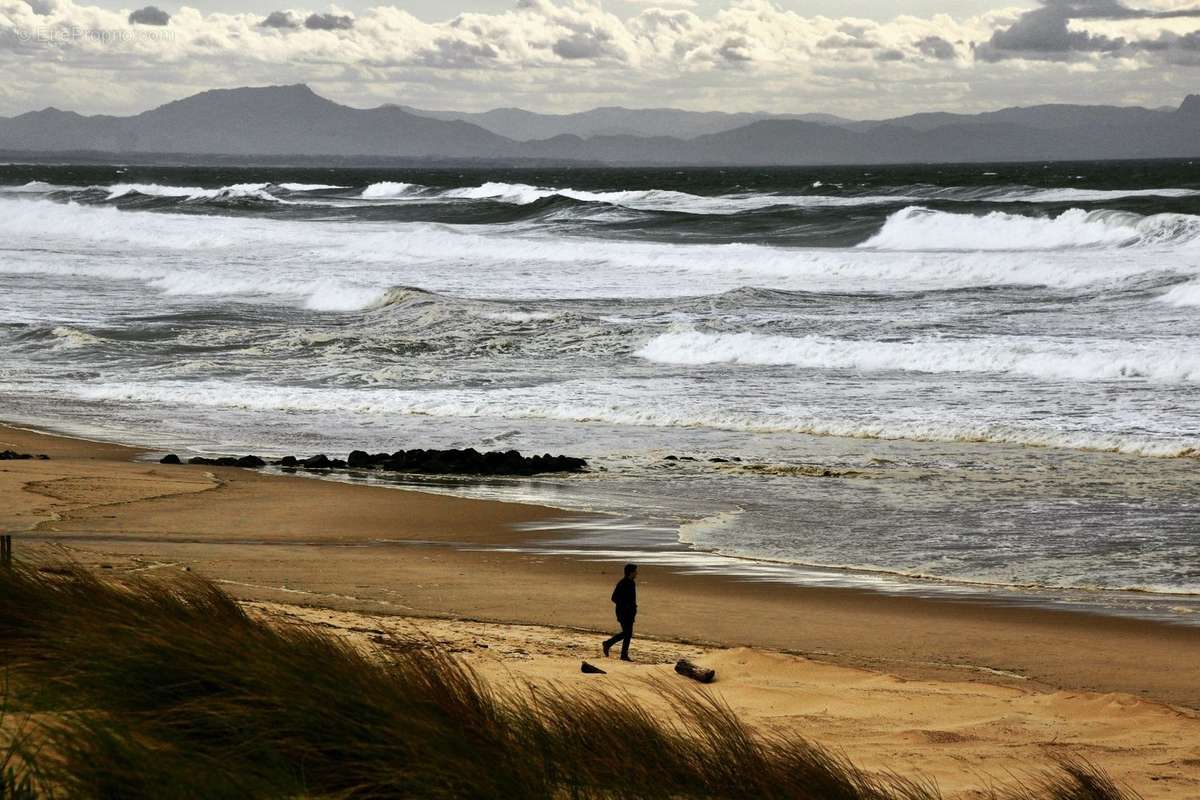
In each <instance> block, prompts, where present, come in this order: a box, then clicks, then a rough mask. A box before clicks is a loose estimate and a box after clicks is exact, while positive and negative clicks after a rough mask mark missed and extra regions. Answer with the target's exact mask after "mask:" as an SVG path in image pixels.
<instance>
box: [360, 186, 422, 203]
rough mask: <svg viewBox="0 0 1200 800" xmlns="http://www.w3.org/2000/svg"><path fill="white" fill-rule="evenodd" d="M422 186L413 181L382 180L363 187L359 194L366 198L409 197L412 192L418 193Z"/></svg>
mask: <svg viewBox="0 0 1200 800" xmlns="http://www.w3.org/2000/svg"><path fill="white" fill-rule="evenodd" d="M424 188H425V187H424V186H418V185H417V184H415V183H400V182H397V181H382V182H380V183H372V184H371V185H370V186H368V187H367V188H365V189H363V190H362V195H361V196H362V197H363V198H365V199H367V200H380V199H388V198H396V197H409V196H411V195H413V194H416V193H419V192H420V191H421V190H422V189H424Z"/></svg>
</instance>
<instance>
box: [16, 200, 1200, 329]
mask: <svg viewBox="0 0 1200 800" xmlns="http://www.w3.org/2000/svg"><path fill="white" fill-rule="evenodd" d="M948 216H955V215H948ZM959 216H963V219H961V220H957V221H956V224H962V225H964V226H967V227H968V228H971V229H972V230H973V229H974V226H975V225H977V224H981V225H982V226H983V227H984V228H985V229H986V227H987V225H988V223H987V221H986V218H976V217H967V216H965V215H959ZM939 219H940V218H939ZM1185 219H1195V218H1190V217H1188V218H1185ZM1163 229H1164V230H1165V226H1164V228H1163ZM889 235H890V234H889ZM910 235H914V234H910ZM46 242H54V243H55V247H56V248H59V249H63V248H65V251H64V252H75V253H78V254H79V255H80V257H79V258H69V259H63V258H47V257H38V258H33V257H29V256H27V255H22V256H21V257H19V258H9V259H2V260H0V272H9V273H18V272H25V273H44V274H79V275H87V276H90V277H93V278H96V279H114V280H141V281H159V282H160V283H158V284H156V288H160V289H163V290H168V291H173V292H176V293H185V292H186V291H187V288H188V287H192V288H194V289H195V290H196V291H198V292H200V293H203V294H209V295H215V294H222V293H225V294H230V295H235V294H240V293H252V294H255V293H262V292H268V293H273V294H278V295H280V296H281V297H285V298H295V297H307V295H303V294H301V293H298V292H297V290H296V287H298V286H306V285H314V284H315V283H316V282H317V281H319V280H322V279H326V280H338V281H341V282H342V283H343V284H346V285H349V286H354V287H359V288H361V289H362V290H363V293H362V294H361V295H357V296H359V297H363V298H366V297H371V298H373V299H377V298H378V297H381V296H382V294H383V293H384V292H386V290H387V289H388V288H390V287H391V286H394V285H397V284H410V285H421V286H423V287H424V288H426V289H429V290H431V291H438V292H453V293H462V294H467V295H470V296H491V297H506V298H513V299H519V298H527V299H533V298H540V297H559V298H561V297H588V296H590V297H598V296H599V297H617V296H631V295H633V296H642V297H669V296H680V295H687V294H694V293H696V291H697V289H698V285H697V283H696V281H697V280H698V279H699V280H702V281H703V283H702V284H701V285H702V286H703V287H704V291H707V292H721V291H727V290H730V289H735V288H738V287H740V286H747V285H750V286H759V287H764V288H779V289H793V290H802V291H818V292H819V291H837V292H858V291H869V292H894V291H910V290H929V289H935V290H939V289H955V288H966V287H973V286H998V285H1026V286H1031V285H1049V286H1060V287H1080V286H1088V285H1093V284H1104V283H1111V282H1118V281H1122V280H1126V279H1128V278H1133V277H1138V276H1143V275H1149V274H1155V273H1170V274H1177V275H1182V276H1188V277H1192V276H1196V275H1197V271H1198V270H1197V267H1198V266H1200V265H1198V264H1197V263H1196V261H1195V259H1188V258H1172V259H1167V260H1164V259H1162V258H1161V257H1160V256H1159V255H1158V254H1157V252H1156V251H1151V250H1147V251H1146V252H1145V255H1144V256H1140V255H1139V254H1138V253H1137V252H1136V251H1133V250H1126V251H1123V252H1122V253H1121V254H1120V255H1117V254H1115V253H1114V254H1113V255H1112V256H1110V257H1098V256H1097V255H1096V254H1095V252H1094V251H1083V250H1080V251H1079V253H1078V255H1073V254H1072V253H1071V252H1070V251H1058V252H1054V253H1047V254H1046V255H1044V256H1043V255H1039V254H1038V253H1036V252H1033V253H1031V252H1028V251H1016V252H999V251H997V252H987V251H982V252H967V253H963V252H954V251H949V250H947V251H933V252H924V253H921V252H897V251H894V250H888V249H862V248H860V249H851V250H838V249H828V248H809V249H797V248H780V247H771V246H766V245H756V244H741V243H736V244H722V245H705V244H689V245H681V244H674V243H660V242H635V241H619V240H599V239H586V238H582V237H578V238H575V237H562V236H553V235H548V234H539V233H535V232H529V231H527V230H525V229H523V228H520V227H514V226H488V225H474V226H453V225H441V224H431V223H400V224H396V223H387V224H383V223H365V222H364V223H356V224H355V226H354V227H353V229H352V232H351V228H349V227H347V226H346V225H345V224H343V223H339V222H298V221H288V220H277V219H269V218H262V217H225V216H202V217H201V216H195V215H184V214H167V213H155V212H144V211H123V210H118V209H116V208H114V207H103V206H82V205H76V204H71V203H54V202H51V201H48V200H42V199H36V200H34V199H14V198H0V247H4V248H6V249H7V250H8V251H9V252H17V253H28V252H35V251H37V250H38V249H40V248H44V246H45V243H46ZM1175 246H1180V245H1175ZM130 248H134V251H133V252H135V253H136V254H137V257H136V258H130V257H129V250H130ZM211 251H220V252H219V253H217V252H211ZM106 253H111V254H112V257H111V258H106V257H102V256H103V255H104V254H106ZM85 254H86V257H83V256H84V255H85ZM168 254H169V255H168ZM181 259H183V260H181ZM193 262H194V263H193ZM464 267H469V268H464ZM513 270H517V272H516V273H513ZM513 274H520V275H523V276H526V277H524V278H522V279H521V280H513V279H512V275H513ZM247 287H250V289H249V290H248V288H247ZM254 287H258V288H257V289H255V288H254ZM347 296H348V295H347ZM304 304H306V305H310V306H312V307H323V304H322V303H321V302H320V301H313V302H312V303H310V302H309V301H307V300H305V301H304ZM314 304H315V305H314ZM335 306H336V307H337V308H338V309H342V308H344V305H343V302H342V301H338V302H337V303H336V304H335ZM364 307H365V306H364Z"/></svg>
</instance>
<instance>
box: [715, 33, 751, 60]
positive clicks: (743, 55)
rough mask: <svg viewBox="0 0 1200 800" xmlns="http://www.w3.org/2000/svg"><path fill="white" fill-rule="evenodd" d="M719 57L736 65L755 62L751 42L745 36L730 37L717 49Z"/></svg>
mask: <svg viewBox="0 0 1200 800" xmlns="http://www.w3.org/2000/svg"><path fill="white" fill-rule="evenodd" d="M717 55H719V56H720V57H721V58H722V59H724V60H725V61H729V62H732V63H734V64H745V63H746V62H749V61H753V60H754V54H753V48H752V46H751V44H750V40H749V39H747V38H746V37H745V36H730V37H729V38H727V39H726V40H725V43H724V44H722V45H721V46H720V47H718V48H717Z"/></svg>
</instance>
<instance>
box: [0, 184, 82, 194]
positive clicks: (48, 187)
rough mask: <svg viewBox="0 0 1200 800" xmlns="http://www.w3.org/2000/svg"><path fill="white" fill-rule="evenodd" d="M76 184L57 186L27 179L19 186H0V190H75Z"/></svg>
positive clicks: (47, 191) (35, 192)
mask: <svg viewBox="0 0 1200 800" xmlns="http://www.w3.org/2000/svg"><path fill="white" fill-rule="evenodd" d="M79 188H80V187H78V186H59V185H57V184H53V183H46V182H45V181H28V182H27V183H24V184H21V185H20V186H0V192H7V193H10V194H47V193H49V192H62V191H72V190H77V189H79Z"/></svg>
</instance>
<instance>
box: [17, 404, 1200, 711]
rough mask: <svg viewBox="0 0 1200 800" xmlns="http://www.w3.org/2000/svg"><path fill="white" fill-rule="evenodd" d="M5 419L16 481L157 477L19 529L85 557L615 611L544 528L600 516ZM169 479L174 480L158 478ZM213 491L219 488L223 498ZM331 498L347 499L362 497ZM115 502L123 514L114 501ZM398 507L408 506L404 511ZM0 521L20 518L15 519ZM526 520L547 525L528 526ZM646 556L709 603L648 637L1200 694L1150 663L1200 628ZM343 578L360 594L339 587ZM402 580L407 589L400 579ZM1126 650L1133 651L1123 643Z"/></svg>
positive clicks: (401, 593)
mask: <svg viewBox="0 0 1200 800" xmlns="http://www.w3.org/2000/svg"><path fill="white" fill-rule="evenodd" d="M0 434H3V436H2V437H0V438H3V439H5V440H14V439H16V440H18V441H17V442H15V443H13V444H16V445H18V446H13V444H6V445H5V446H6V447H12V448H13V449H18V450H20V449H21V447H20V445H25V447H24V449H25V451H37V452H42V451H43V450H44V451H46V452H49V453H50V454H51V459H52V460H51V461H48V462H4V463H3V465H0V468H2V469H3V470H4V472H3V473H0V475H4V476H5V477H6V478H7V477H8V474H10V473H11V470H13V469H19V468H20V466H16V467H14V465H33V466H28V467H27V468H28V469H34V470H38V471H41V472H47V471H49V472H53V471H54V470H55V469H56V467H57V466H58V465H61V464H63V456H65V457H66V459H67V460H68V461H75V462H79V461H81V460H82V461H84V462H87V461H90V462H92V463H93V464H94V463H96V462H100V463H103V464H104V465H106V467H107V468H109V469H113V470H117V471H119V472H122V473H124V472H132V473H135V474H136V477H134V476H131V479H133V480H135V481H136V482H138V483H141V484H145V483H146V482H150V483H152V484H155V485H153V486H152V487H143V488H139V489H138V490H136V491H135V492H134V494H135V495H138V496H133V497H130V496H128V495H129V490H128V489H125V488H123V486H108V487H106V488H105V487H100V488H97V489H96V491H97V492H98V493H99V494H100V495H103V496H104V499H103V501H102V502H98V503H97V502H95V498H92V497H87V496H86V492H81V491H77V492H76V493H75V494H74V495H71V496H67V497H66V498H59V499H60V500H61V501H62V502H64V503H66V504H67V505H68V506H70V508H69V509H67V510H65V512H59V511H52V512H51V513H52V515H53V519H50V518H45V517H43V518H41V519H39V520H37V521H36V522H35V523H34V524H32V525H30V526H29V527H30V528H31V530H28V531H26V532H25V533H18V535H19V536H21V537H22V538H25V539H28V540H29V541H30V542H38V543H41V544H47V545H65V546H68V547H71V548H72V549H73V550H74V551H76V552H77V553H83V552H87V553H92V554H93V555H95V559H93V560H96V559H102V558H103V557H105V556H115V555H121V554H124V555H129V554H131V553H132V554H135V555H136V557H137V558H141V559H147V558H151V559H158V560H159V561H162V560H167V561H171V560H175V561H179V562H181V563H182V562H187V563H189V564H192V565H194V566H193V568H195V569H198V570H199V571H203V572H206V573H207V574H210V575H212V576H213V577H215V578H218V579H220V580H223V581H228V582H229V584H230V585H233V586H240V588H239V589H238V590H237V593H238V594H239V595H244V596H246V597H247V598H248V599H262V598H267V599H270V598H275V599H279V598H281V597H286V596H288V595H289V594H291V595H294V594H296V593H300V594H302V595H303V594H306V593H308V594H310V595H311V596H312V597H314V598H321V597H323V596H327V597H329V598H332V599H333V600H334V601H336V602H332V603H331V606H333V607H339V608H341V609H343V610H351V611H371V612H378V613H396V612H397V611H399V612H402V613H406V614H413V615H415V616H430V617H437V616H446V617H453V618H462V619H477V620H481V621H494V622H508V623H521V622H528V623H535V624H548V625H565V626H567V627H576V628H585V629H594V630H605V629H606V628H607V627H609V625H610V623H609V620H608V617H609V616H610V614H609V609H608V608H607V606H606V604H605V603H604V602H602V601H603V600H604V599H605V598H606V597H607V591H608V590H607V588H606V583H607V582H608V580H609V579H610V578H612V577H613V576H614V575H615V574H616V573H617V572H618V571H619V563H618V561H616V560H613V559H612V558H605V557H602V556H600V555H599V554H588V553H586V552H581V553H580V554H577V555H556V554H554V553H553V551H552V550H547V549H544V548H543V547H541V546H540V545H541V542H540V541H539V540H543V541H544V540H546V539H550V538H553V537H555V536H560V535H561V531H562V529H561V528H560V527H558V526H560V525H564V524H565V523H574V524H578V523H580V522H583V523H585V524H586V522H587V521H588V520H589V519H594V518H595V517H594V516H592V515H587V514H575V513H566V512H563V511H562V510H560V509H555V508H550V507H542V506H533V505H519V504H514V503H501V502H498V501H491V500H474V499H468V498H460V497H447V496H444V495H440V494H432V493H424V492H418V491H405V490H403V489H396V488H391V487H388V489H387V490H386V491H384V490H383V489H381V488H379V487H374V486H368V485H356V484H353V483H345V482H339V481H325V480H311V479H310V480H308V481H304V482H300V481H296V480H294V479H293V476H289V475H265V474H259V473H256V472H254V471H250V470H242V469H237V468H219V467H193V466H186V465H185V466H166V467H164V466H162V465H159V464H157V463H155V462H147V461H136V460H132V459H135V458H137V457H138V456H140V455H144V454H145V453H148V452H151V451H150V450H149V449H143V448H138V447H130V446H126V445H119V444H113V443H97V442H88V441H84V440H79V439H75V438H73V437H63V436H58V435H54V434H43V433H39V432H30V431H26V430H21V429H17V428H12V427H8V426H4V427H0ZM22 440H23V441H22ZM39 444H40V445H41V449H40V450H39V449H38V447H37V446H36V445H39ZM56 452H57V453H58V454H59V458H57V459H56V458H55V453H56ZM91 476H92V478H93V479H94V478H96V477H98V476H97V475H96V474H95V473H94V472H92V473H91ZM80 478H83V476H79V477H76V476H71V477H69V478H67V477H64V478H62V479H61V480H66V481H78V480H80ZM122 480H124V479H122ZM160 481H161V482H163V484H165V485H157V484H158V483H159V482H160ZM13 483H14V481H12V480H11V479H10V480H5V481H3V482H0V491H4V492H5V493H6V494H7V493H9V492H11V491H12V490H13V489H14V488H16V487H14V486H13V485H12V484H13ZM122 492H124V493H122ZM214 493H219V494H220V495H221V497H220V498H219V500H220V503H219V504H218V503H217V502H216V500H215V499H214V497H213V494H214ZM114 494H115V495H119V496H114ZM11 505H12V504H10V507H11ZM218 506H223V507H224V510H223V512H222V513H221V514H220V515H219V516H218V515H215V514H214V513H213V511H214V510H215V509H216V508H217V507H218ZM339 506H353V511H352V512H350V513H346V512H344V511H342V510H340V508H339ZM113 511H119V512H120V513H107V512H113ZM400 513H403V515H404V519H403V520H402V521H399V520H398V519H397V517H396V516H395V515H397V514H400ZM4 522H5V524H6V527H7V528H8V529H10V530H14V531H15V530H16V527H15V526H14V525H13V524H12V522H11V521H10V520H8V519H5V520H4ZM531 524H532V525H534V526H536V527H538V528H540V529H541V530H539V531H536V532H535V531H530V530H528V527H529V526H530V525H531ZM518 531H520V532H518ZM572 535H578V533H577V532H576V533H574V534H572ZM393 551H399V552H420V553H421V554H422V555H421V559H422V564H420V565H415V564H413V563H412V561H411V560H410V559H390V558H387V557H386V556H385V555H384V554H389V555H390V554H391V553H392V552H393ZM330 554H334V555H333V556H331V555H330ZM326 560H336V561H337V562H338V563H337V565H336V570H337V571H338V572H339V573H341V574H340V576H338V577H335V578H327V577H322V576H321V575H320V573H321V572H322V571H325V570H326V568H327V567H329V565H328V564H325V563H324V562H325V561H326ZM647 566H648V567H649V568H650V570H652V571H653V573H655V574H653V576H652V577H650V578H649V579H648V580H644V582H645V583H649V584H650V585H649V586H648V587H647V588H646V589H645V590H644V591H645V592H649V591H653V592H655V593H661V594H660V597H659V599H658V600H657V601H656V602H658V603H660V604H664V601H666V603H670V602H676V603H682V604H683V605H684V606H686V607H687V608H690V609H694V610H696V611H698V612H700V613H698V614H696V615H695V616H697V617H699V619H695V620H689V619H686V618H685V619H679V618H672V616H673V615H669V614H661V613H655V612H651V613H648V614H644V615H643V616H644V618H645V619H646V624H645V626H644V629H646V630H648V632H650V633H652V634H654V635H662V636H665V637H667V638H671V639H676V640H679V641H691V642H702V643H720V644H744V645H747V646H752V647H764V648H769V649H772V650H778V651H782V652H791V653H803V654H818V655H820V656H822V657H830V658H834V659H835V660H837V661H838V662H840V663H848V664H856V665H876V666H883V667H885V668H889V669H895V670H897V671H901V672H906V673H909V674H921V675H926V674H935V673H936V674H956V673H961V672H962V671H963V670H964V665H966V669H967V670H968V671H969V670H970V669H972V668H975V667H978V668H979V669H980V670H981V674H991V673H992V672H993V671H994V672H995V673H996V674H1000V675H1012V676H1018V677H1016V678H1014V679H1015V680H1020V681H1021V682H1033V683H1035V684H1039V685H1045V686H1056V687H1059V688H1079V689H1087V690H1099V691H1126V692H1139V693H1143V694H1149V695H1150V696H1152V697H1156V698H1158V699H1160V700H1162V701H1164V702H1169V703H1173V704H1176V705H1181V706H1186V707H1190V708H1197V709H1200V688H1195V687H1193V686H1192V685H1191V684H1192V683H1194V682H1190V681H1186V680H1178V681H1176V680H1174V679H1172V678H1171V677H1170V676H1168V675H1163V674H1162V673H1161V672H1159V673H1158V674H1155V671H1154V670H1152V669H1149V668H1148V666H1147V662H1146V658H1147V657H1148V656H1149V657H1151V658H1152V659H1153V658H1161V659H1162V661H1163V663H1164V666H1174V665H1176V664H1187V663H1200V628H1195V627H1191V626H1183V625H1175V624H1170V623H1164V622H1156V621H1150V620H1143V619H1132V618H1125V617H1119V616H1105V615H1100V614H1096V613H1089V612H1087V611H1080V610H1061V609H1048V608H1042V607H1035V606H1028V605H1009V604H1002V603H995V602H990V601H989V600H987V599H981V598H974V597H965V598H963V597H953V596H939V597H936V598H930V597H919V596H911V595H905V594H888V593H881V592H877V591H873V590H870V589H856V588H848V587H840V586H821V587H812V586H804V585H796V584H789V583H781V582H770V581H760V580H748V579H745V578H742V577H738V576H729V575H723V574H712V573H704V572H700V573H697V572H695V571H689V570H686V569H680V568H678V567H677V566H676V567H671V566H668V567H656V566H654V565H653V559H651V560H649V561H647ZM468 571H469V572H470V574H472V575H475V576H477V577H478V578H479V580H477V581H475V582H474V584H476V585H472V583H473V582H472V581H469V580H467V581H464V580H462V579H463V578H464V577H465V576H466V575H467V574H468ZM510 574H511V575H512V576H513V578H514V580H518V581H523V580H531V581H532V584H531V585H530V588H529V589H528V590H524V589H522V588H521V587H520V586H513V585H507V586H506V585H504V584H505V577H506V576H507V575H510ZM422 575H425V576H426V577H430V578H434V579H436V580H435V581H434V583H433V585H434V587H438V588H439V589H440V590H439V591H431V592H426V591H423V590H422V586H423V585H422V584H421V583H420V580H421V578H422ZM456 579H457V580H456ZM339 582H341V583H343V584H345V583H350V584H352V585H353V586H354V587H355V589H356V591H329V590H330V589H336V588H337V584H338V583H339ZM396 584H399V585H402V586H404V587H406V588H405V589H402V590H398V589H392V588H390V587H391V586H393V585H396ZM585 586H586V587H587V588H586V590H585V589H584V588H583V587H585ZM576 587H578V588H579V591H575V588H576ZM343 588H344V587H343ZM484 590H486V591H484ZM487 594H492V595H494V596H492V597H490V598H489V597H487V596H485V595H487ZM529 595H533V596H537V595H543V596H545V597H547V598H552V601H551V602H549V603H548V606H549V608H548V609H547V608H537V607H531V606H530V603H529V602H528V601H527V600H525V601H524V602H522V600H523V598H525V597H527V596H529ZM389 597H393V598H397V599H395V600H389V599H388V598H389ZM596 598H599V600H596ZM293 599H294V597H293ZM317 604H318V605H319V603H317ZM514 609H517V610H516V611H514ZM762 616H765V617H766V618H769V620H770V622H769V623H768V621H767V619H763V618H760V619H758V620H757V621H756V623H755V624H753V625H751V626H749V627H746V626H745V625H743V624H742V623H741V622H733V620H735V619H737V620H751V619H755V617H762ZM704 620H707V623H705V622H704ZM895 626H901V627H900V629H898V630H897V629H895ZM856 629H857V630H858V631H860V632H864V633H865V631H866V630H868V629H869V630H871V631H873V636H865V635H859V636H856V635H853V634H852V632H853V631H854V630H856ZM1113 639H1116V640H1121V641H1122V642H1123V643H1122V645H1121V647H1119V648H1117V647H1111V646H1107V645H1111V640H1113ZM1030 640H1040V641H1041V642H1042V643H1043V644H1044V645H1045V648H1041V649H1035V650H1034V651H1032V652H1029V651H1028V650H1029V649H1028V648H1027V647H1026V646H1025V645H1021V646H1020V647H1018V646H1017V645H1016V643H1017V642H1028V641H1030ZM1069 641H1073V642H1075V643H1076V644H1077V645H1078V646H1080V647H1083V648H1084V649H1083V650H1081V651H1080V652H1086V651H1087V650H1089V649H1092V648H1093V647H1099V648H1100V652H1107V655H1108V657H1109V660H1108V663H1107V664H1105V665H1103V666H1102V668H1098V667H1097V666H1096V665H1085V664H1079V663H1073V662H1075V661H1077V659H1074V658H1072V657H1071V656H1070V655H1061V654H1056V653H1054V652H1053V651H1054V649H1055V648H1054V645H1055V644H1056V643H1058V644H1066V643H1067V642H1069ZM1046 648H1048V649H1049V652H1046V651H1045V650H1046ZM1021 650H1025V651H1026V652H1025V653H1024V654H1020V651H1021ZM1122 653H1123V654H1126V655H1125V657H1124V658H1119V657H1117V656H1118V655H1119V654H1122ZM1147 673H1149V674H1147Z"/></svg>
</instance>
